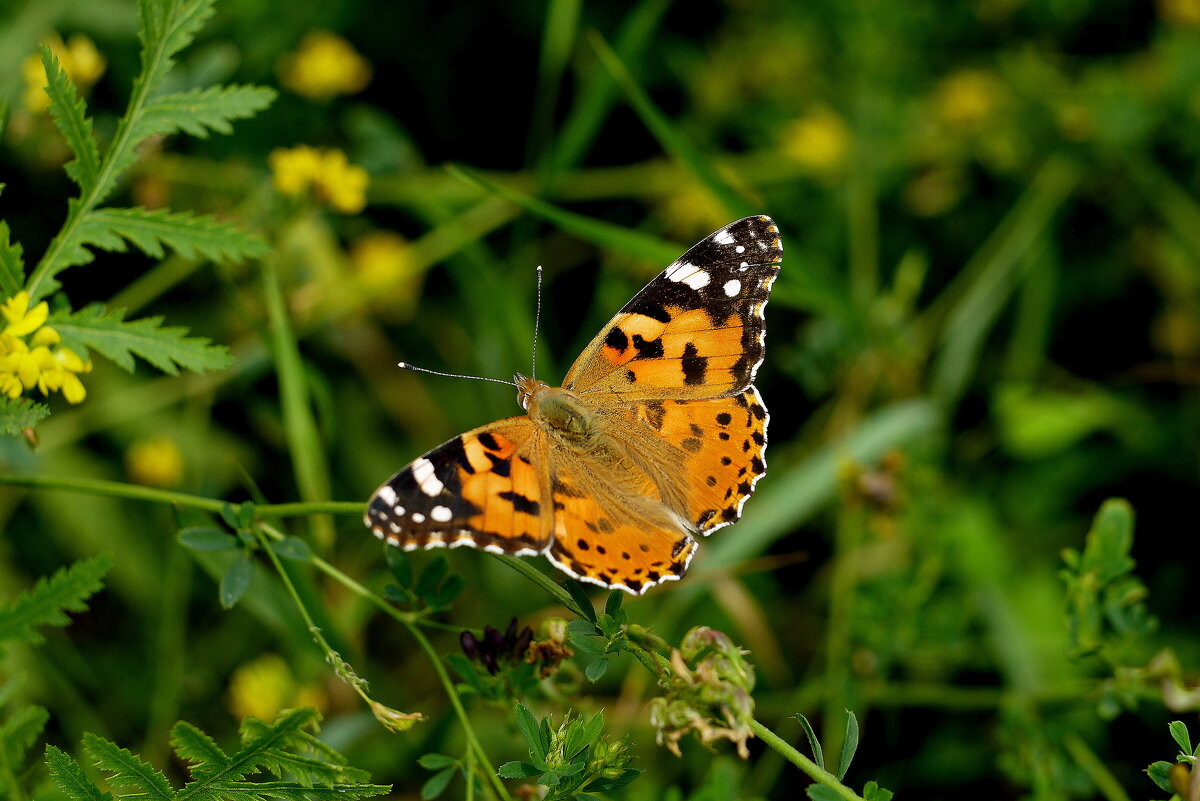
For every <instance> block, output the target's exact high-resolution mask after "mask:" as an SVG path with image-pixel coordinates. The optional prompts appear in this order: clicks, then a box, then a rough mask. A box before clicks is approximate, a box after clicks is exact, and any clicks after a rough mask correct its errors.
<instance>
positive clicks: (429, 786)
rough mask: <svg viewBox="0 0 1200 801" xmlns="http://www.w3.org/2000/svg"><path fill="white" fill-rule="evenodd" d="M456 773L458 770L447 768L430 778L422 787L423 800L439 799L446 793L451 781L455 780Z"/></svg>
mask: <svg viewBox="0 0 1200 801" xmlns="http://www.w3.org/2000/svg"><path fill="white" fill-rule="evenodd" d="M455 773H456V770H455V769H454V768H446V769H445V770H441V771H438V772H437V773H435V774H433V775H432V776H430V777H429V779H428V780H426V782H425V783H424V784H423V785H421V798H426V799H428V798H437V797H438V796H439V795H441V794H442V793H443V792H445V791H446V787H447V786H448V785H449V784H450V780H451V779H453V778H454V774H455Z"/></svg>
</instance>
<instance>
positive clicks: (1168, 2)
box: [1158, 0, 1200, 28]
mask: <svg viewBox="0 0 1200 801" xmlns="http://www.w3.org/2000/svg"><path fill="white" fill-rule="evenodd" d="M1158 14H1159V16H1160V17H1162V18H1163V21H1165V22H1168V23H1170V24H1171V25H1178V26H1180V27H1181V28H1195V27H1200V0H1158Z"/></svg>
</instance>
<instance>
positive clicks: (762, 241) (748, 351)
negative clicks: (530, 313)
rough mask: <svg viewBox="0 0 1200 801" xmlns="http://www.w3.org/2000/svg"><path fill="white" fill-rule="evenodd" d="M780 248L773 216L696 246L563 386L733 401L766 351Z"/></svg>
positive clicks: (623, 314) (624, 313) (613, 326)
mask: <svg viewBox="0 0 1200 801" xmlns="http://www.w3.org/2000/svg"><path fill="white" fill-rule="evenodd" d="M782 258H783V246H782V244H781V243H780V239H779V229H778V227H777V226H776V225H775V223H774V222H773V221H772V220H771V218H770V217H763V216H759V217H746V218H745V219H742V220H738V221H737V222H733V223H730V224H729V225H727V226H725V227H724V228H722V229H721V230H719V231H716V232H715V233H713V234H711V235H709V236H708V237H707V238H705V239H704V240H702V241H701V242H699V243H697V244H696V245H694V246H693V247H692V248H691V249H689V250H688V252H687V253H685V254H684V255H683V256H681V257H679V258H678V259H676V260H675V261H674V262H672V263H671V265H670V266H669V267H667V268H666V269H665V270H663V272H662V273H661V274H659V276H658V277H657V278H655V279H654V280H653V281H651V282H650V283H649V284H647V285H646V287H645V288H644V289H642V291H641V292H639V293H638V294H637V295H635V296H634V298H633V300H631V301H629V303H627V304H625V307H624V308H622V309H621V311H619V312H617V314H616V316H614V317H613V319H612V320H610V321H609V323H608V324H607V325H605V326H604V328H603V329H601V331H600V334H599V335H598V336H597V337H596V338H595V339H594V340H593V341H592V342H591V344H589V345H588V347H587V348H586V349H584V351H583V353H582V354H580V356H579V358H578V359H576V361H575V364H574V365H573V366H572V367H571V370H570V372H568V374H567V378H566V381H564V382H563V386H565V387H566V388H567V389H570V390H573V391H575V392H578V393H580V394H581V395H585V394H589V393H596V394H599V393H608V394H612V393H615V394H617V395H620V396H623V397H625V398H628V399H634V398H663V397H671V398H674V399H676V400H687V399H692V398H715V397H721V396H728V395H734V394H737V393H739V392H741V391H743V390H745V389H746V388H747V387H748V386H750V384H751V382H752V381H753V380H754V373H755V371H756V370H757V369H758V365H759V364H760V363H761V362H762V358H763V353H764V345H765V342H764V330H765V328H764V326H765V319H764V311H765V309H766V305H767V298H768V296H769V294H770V290H771V283H772V282H773V281H774V280H775V276H776V275H777V274H778V272H779V262H780V261H781V260H782Z"/></svg>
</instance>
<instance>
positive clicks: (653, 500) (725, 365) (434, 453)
mask: <svg viewBox="0 0 1200 801" xmlns="http://www.w3.org/2000/svg"><path fill="white" fill-rule="evenodd" d="M782 257H783V246H782V244H781V242H780V239H779V229H778V227H777V226H776V225H775V223H774V222H773V221H772V220H771V218H770V217H765V216H756V217H746V218H745V219H741V220H738V221H736V222H732V223H730V224H729V225H726V226H725V227H724V228H722V229H720V230H719V231H716V232H714V233H712V234H710V235H709V236H708V237H706V238H705V239H703V240H701V241H700V242H698V243H697V244H696V245H694V246H693V247H692V248H691V249H690V250H688V251H687V252H686V253H684V254H683V255H682V256H681V257H679V258H678V259H676V260H675V261H674V262H672V263H671V264H670V266H668V267H667V268H666V269H665V270H663V272H662V273H660V274H659V275H658V277H656V278H655V279H654V280H652V281H651V282H650V283H649V284H647V285H646V286H645V288H643V289H642V291H641V292H639V293H637V295H635V296H634V297H633V299H632V300H631V301H629V302H628V303H627V304H625V306H624V308H622V309H621V310H620V311H619V312H617V314H616V316H614V317H613V318H612V320H610V321H609V322H608V324H607V325H605V326H604V327H603V328H602V329H601V331H600V333H599V334H598V335H597V336H596V337H595V339H593V340H592V341H591V342H590V343H589V344H588V346H587V347H586V348H584V350H583V353H581V354H580V355H579V358H577V359H576V360H575V363H574V364H573V365H572V366H571V369H570V370H569V371H568V372H567V376H566V379H565V380H564V381H563V384H562V386H561V387H552V386H550V385H549V384H547V383H546V382H544V381H540V380H537V379H536V378H527V377H525V376H523V375H519V374H518V375H517V376H515V383H516V386H517V401H518V403H519V404H520V405H521V408H522V409H524V410H525V414H524V415H523V416H520V417H510V418H508V419H505V420H498V421H496V422H494V423H489V424H487V425H485V426H481V427H479V428H476V429H474V430H472V431H468V432H467V433H465V434H461V435H459V436H457V437H455V438H454V439H452V440H450V441H449V442H446V443H444V444H443V445H440V446H438V447H437V448H434V449H433V450H431V451H430V452H429V453H427V454H425V455H424V456H422V457H420V458H419V459H417V460H416V461H414V462H413V463H412V464H410V465H408V466H407V467H405V468H404V469H403V470H401V471H400V472H398V473H396V475H394V476H392V477H391V478H390V479H388V481H387V482H386V483H385V484H384V485H383V486H381V487H380V488H379V489H378V490H376V492H375V494H374V495H373V496H372V497H371V500H370V501H369V502H368V504H367V511H366V515H365V516H364V522H365V523H366V525H367V527H368V528H369V529H371V531H372V532H373V533H374V534H375V536H376V537H378V538H379V539H381V540H383V541H385V542H387V543H389V544H391V545H395V546H398V547H400V548H403V549H404V550H415V549H418V548H442V547H450V548H455V547H459V546H469V547H472V548H482V549H483V550H485V551H491V552H493V553H502V554H515V555H518V556H531V555H536V554H545V556H546V557H547V558H548V559H549V560H550V561H551V562H552V563H553V564H554V566H555V567H557V568H559V569H560V570H562V571H564V572H566V573H568V574H569V575H571V576H573V577H574V578H576V579H579V580H581V581H587V582H591V583H593V584H599V585H600V586H602V587H609V588H617V589H621V590H625V591H626V592H629V593H633V594H641V593H643V592H645V591H646V590H647V589H648V588H650V587H652V586H654V585H655V584H659V583H661V582H663V581H671V580H675V579H679V578H681V577H682V576H683V574H684V573H685V572H686V571H687V568H688V565H689V564H690V563H691V560H692V557H693V556H694V555H695V553H696V547H697V542H696V535H697V534H704V535H708V534H711V533H712V532H713V531H715V530H717V529H719V528H721V527H723V526H727V525H729V524H731V523H733V522H734V521H736V520H737V519H738V518H739V517H740V516H741V512H742V506H743V505H744V504H745V502H746V499H747V498H749V497H750V495H751V493H753V492H754V486H755V484H756V483H757V482H758V480H759V479H760V478H762V476H763V474H764V473H765V472H766V469H767V467H766V462H765V461H764V459H763V454H764V451H765V450H766V445H767V422H768V419H769V418H768V415H767V409H766V406H765V405H764V404H763V401H762V398H761V397H760V396H759V394H758V390H756V389H755V388H754V386H753V382H754V375H755V372H756V371H757V369H758V366H759V365H760V364H761V363H762V360H763V353H764V344H765V336H766V330H765V318H764V310H765V309H766V306H767V300H768V297H769V294H770V290H771V283H772V282H773V281H774V280H775V276H776V275H777V274H778V273H779V264H780V261H781V260H782Z"/></svg>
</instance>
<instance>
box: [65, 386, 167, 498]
mask: <svg viewBox="0 0 1200 801" xmlns="http://www.w3.org/2000/svg"><path fill="white" fill-rule="evenodd" d="M64 394H65V391H64ZM125 468H126V470H127V471H128V472H129V476H130V478H132V479H133V481H134V482H136V483H138V484H146V485H148V486H151V487H178V486H179V484H180V482H181V481H182V480H183V454H182V453H181V452H180V451H179V446H178V445H176V444H175V440H173V439H171V438H170V437H165V436H156V437H148V438H146V439H139V440H136V441H135V442H134V443H133V444H132V445H130V446H129V450H127V451H126V452H125Z"/></svg>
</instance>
